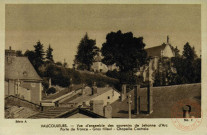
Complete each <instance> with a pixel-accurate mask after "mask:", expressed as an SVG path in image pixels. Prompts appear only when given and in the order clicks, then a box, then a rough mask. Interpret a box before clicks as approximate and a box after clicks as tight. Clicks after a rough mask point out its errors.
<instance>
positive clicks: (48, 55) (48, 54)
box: [46, 45, 54, 62]
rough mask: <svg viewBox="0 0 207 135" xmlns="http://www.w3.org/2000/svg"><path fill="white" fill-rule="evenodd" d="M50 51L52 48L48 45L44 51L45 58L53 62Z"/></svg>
mask: <svg viewBox="0 0 207 135" xmlns="http://www.w3.org/2000/svg"><path fill="white" fill-rule="evenodd" d="M52 52H53V49H52V48H51V46H50V45H49V47H48V48H47V51H46V59H47V60H48V61H50V62H54V60H53V55H52Z"/></svg>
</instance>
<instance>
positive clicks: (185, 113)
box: [183, 105, 191, 118]
mask: <svg viewBox="0 0 207 135" xmlns="http://www.w3.org/2000/svg"><path fill="white" fill-rule="evenodd" d="M190 112H191V106H190V105H186V106H184V107H183V118H190Z"/></svg>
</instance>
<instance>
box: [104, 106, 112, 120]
mask: <svg viewBox="0 0 207 135" xmlns="http://www.w3.org/2000/svg"><path fill="white" fill-rule="evenodd" d="M104 117H106V118H112V107H111V105H110V102H107V105H106V106H104Z"/></svg>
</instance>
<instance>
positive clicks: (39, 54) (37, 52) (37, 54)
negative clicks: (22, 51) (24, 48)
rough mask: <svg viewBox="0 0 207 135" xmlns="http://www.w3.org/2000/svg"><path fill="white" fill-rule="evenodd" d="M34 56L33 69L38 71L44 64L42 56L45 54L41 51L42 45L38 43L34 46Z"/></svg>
mask: <svg viewBox="0 0 207 135" xmlns="http://www.w3.org/2000/svg"><path fill="white" fill-rule="evenodd" d="M34 48H35V50H34V55H35V59H34V60H33V63H34V66H35V69H38V68H39V67H40V66H41V65H42V64H44V59H45V58H44V55H45V52H44V50H43V44H42V43H41V42H40V41H38V42H37V44H36V45H34Z"/></svg>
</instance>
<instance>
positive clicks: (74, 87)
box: [43, 84, 82, 100]
mask: <svg viewBox="0 0 207 135" xmlns="http://www.w3.org/2000/svg"><path fill="white" fill-rule="evenodd" d="M81 88H82V84H77V85H76V84H75V85H73V87H72V89H70V88H64V89H63V90H61V91H59V92H58V93H55V94H52V95H49V96H47V97H44V98H43V100H49V99H51V100H53V99H57V98H59V97H61V96H63V95H65V94H68V93H70V92H73V91H77V90H79V89H81Z"/></svg>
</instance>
